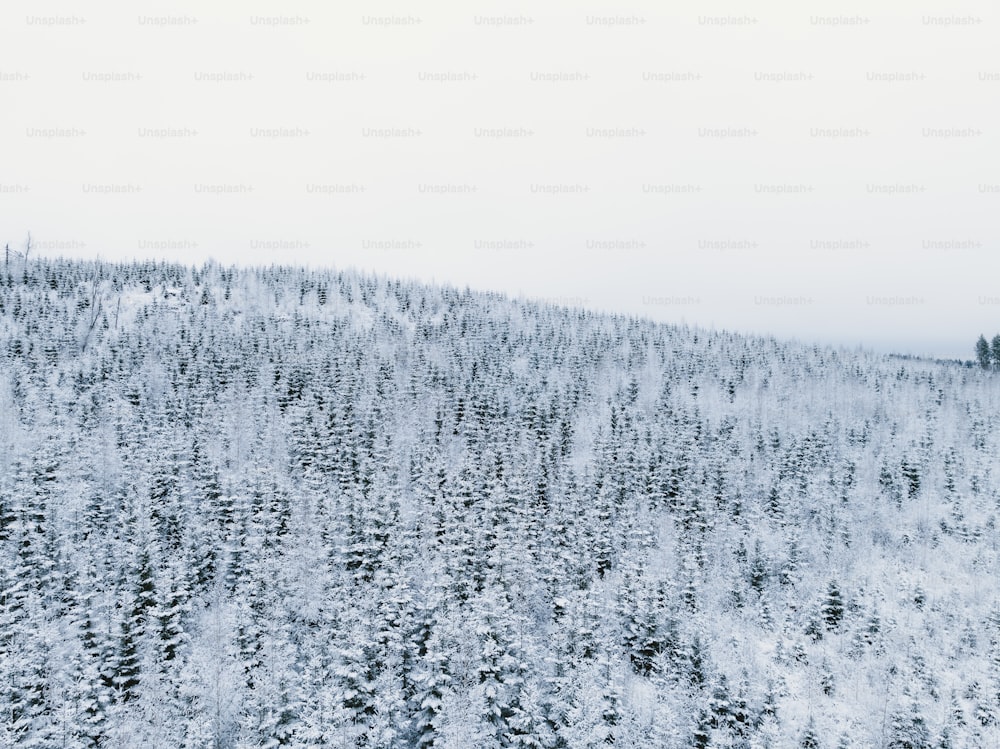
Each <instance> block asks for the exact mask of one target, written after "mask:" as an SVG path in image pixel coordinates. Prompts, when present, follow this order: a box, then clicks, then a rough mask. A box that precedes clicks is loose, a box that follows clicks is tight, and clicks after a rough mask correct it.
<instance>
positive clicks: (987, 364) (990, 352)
mask: <svg viewBox="0 0 1000 749" xmlns="http://www.w3.org/2000/svg"><path fill="white" fill-rule="evenodd" d="M976 361H978V362H979V366H980V367H982V368H983V369H991V368H992V369H1000V333H997V334H996V335H995V336H993V340H992V341H987V340H986V336H983V335H981V336H979V340H978V341H976Z"/></svg>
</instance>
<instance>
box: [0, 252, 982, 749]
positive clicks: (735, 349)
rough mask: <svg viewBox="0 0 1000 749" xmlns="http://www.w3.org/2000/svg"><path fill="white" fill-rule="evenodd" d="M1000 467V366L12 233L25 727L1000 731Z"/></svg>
mask: <svg viewBox="0 0 1000 749" xmlns="http://www.w3.org/2000/svg"><path fill="white" fill-rule="evenodd" d="M984 340H985V339H984ZM997 345H998V344H997V342H996V341H994V344H993V346H994V347H996V346H997ZM998 456H1000V379H998V375H997V373H995V372H993V371H989V370H986V369H982V368H979V367H963V366H958V365H954V364H946V363H935V362H923V361H919V360H899V359H893V358H890V357H884V356H878V355H875V354H871V353H867V352H862V351H844V350H835V349H831V348H826V347H818V346H817V347H810V346H806V345H800V344H786V343H782V342H780V341H777V340H774V339H770V338H762V337H748V336H743V335H735V334H730V333H725V332H707V331H703V330H696V329H691V328H687V327H676V326H669V325H663V324H655V323H652V322H650V321H647V320H642V319H636V318H629V317H623V316H609V315H599V314H594V313H591V312H585V311H581V310H570V309H564V308H558V307H553V306H546V305H540V304H533V303H526V302H523V301H514V300H511V299H509V298H507V297H505V296H503V295H499V294H489V293H472V292H469V291H460V290H456V289H452V288H441V287H435V286H429V285H419V284H416V283H411V282H402V281H396V280H389V279H385V278H379V277H373V276H366V275H361V274H356V273H338V272H333V271H326V270H307V269H302V268H292V267H270V268H254V269H235V268H227V267H222V266H219V265H216V264H211V263H210V264H207V265H204V266H202V267H199V268H189V267H184V266H180V265H171V264H163V263H153V262H137V263H131V264H108V263H99V262H81V261H72V262H71V261H62V260H53V259H46V258H39V257H37V256H30V257H29V258H27V259H25V258H23V257H6V256H5V265H4V268H3V271H2V272H0V746H19V747H71V748H74V749H77V748H79V749H82V748H92V747H122V748H125V747H129V748H130V749H131V748H134V747H189V748H191V749H194V748H195V747H199V748H200V747H213V748H215V749H222V748H227V747H335V748H346V747H357V748H359V749H361V748H364V749H391V748H402V747H420V748H422V749H428V748H430V747H434V748H439V747H441V748H445V747H446V748H448V749H470V748H474V749H480V748H481V749H497V748H500V747H519V748H523V749H527V748H529V747H531V748H533V749H540V748H544V749H550V748H555V747H565V748H571V749H578V748H586V747H606V746H611V745H613V746H618V747H649V748H650V749H652V748H653V747H656V748H661V747H668V748H669V747H753V748H755V749H756V748H763V747H774V748H775V749H777V748H779V747H824V748H829V749H835V748H840V747H883V748H889V747H892V748H893V749H903V748H905V747H909V748H924V747H926V748H934V749H944V748H945V747H956V748H961V747H995V746H997V745H998V743H1000V725H998V722H1000V596H998V582H997V580H998V575H997V573H998V566H997V558H998V549H997V540H998V534H997V527H996V524H997V514H998V508H1000V461H998Z"/></svg>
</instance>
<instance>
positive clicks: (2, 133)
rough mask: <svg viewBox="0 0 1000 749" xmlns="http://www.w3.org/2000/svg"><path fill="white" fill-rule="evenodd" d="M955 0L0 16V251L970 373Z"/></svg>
mask: <svg viewBox="0 0 1000 749" xmlns="http://www.w3.org/2000/svg"><path fill="white" fill-rule="evenodd" d="M998 40H1000V9H998V8H997V6H996V5H995V3H988V2H982V1H975V2H959V3H948V2H943V1H939V2H936V3H928V2H905V3H904V2H899V1H895V2H886V1H885V0H879V1H876V2H867V3H861V2H855V3H851V2H847V3H837V4H832V3H827V4H819V3H814V2H796V3H792V2H762V3H735V2H729V3H726V2H719V3H693V2H692V3H686V4H681V3H677V2H656V3H654V2H649V1H648V0H645V1H643V2H634V3H629V2H621V3H611V2H605V3H596V2H586V1H584V2H579V1H577V2H547V3H544V4H539V3H522V4H518V3H516V2H512V3H483V4H480V3H475V2H472V3H457V2H449V3H446V2H428V3H406V4H404V3H351V2H339V3H327V2H322V3H321V2H314V1H311V0H302V1H300V2H295V1H294V0H292V1H291V2H287V3H261V2H239V3H237V2H215V3H212V4H211V6H210V7H205V4H204V3H195V2H187V3H186V2H170V3H146V2H143V3H134V2H125V1H124V0H122V1H121V2H110V1H104V2H90V3H76V2H42V3H39V2H37V0H32V1H31V2H27V1H22V0H5V1H4V3H3V4H2V6H0V102H2V107H0V113H2V116H0V241H6V240H9V241H10V242H11V244H12V246H20V245H21V244H22V242H23V239H24V236H25V234H26V232H27V231H29V230H30V231H31V232H32V235H33V236H34V237H35V239H36V244H37V246H39V248H40V252H42V253H44V254H47V255H57V254H63V255H69V256H78V257H95V256H98V255H99V256H101V257H103V258H108V259H113V258H132V257H147V256H152V257H162V258H168V259H172V260H180V261H185V262H191V261H198V262H200V261H201V260H204V259H206V258H208V257H214V258H216V259H218V260H220V261H223V262H240V263H250V262H265V263H271V262H296V263H308V264H310V265H313V266H319V265H324V266H335V267H341V268H342V267H357V268H362V269H374V270H377V271H380V272H385V273H389V274H392V275H401V276H407V277H416V278H420V279H428V280H430V279H433V280H436V281H446V282H452V283H456V284H460V285H465V284H468V285H470V286H472V287H474V288H483V289H499V290H505V291H508V292H511V293H514V294H518V293H523V294H525V295H528V296H534V297H544V298H548V299H553V300H556V301H564V302H567V303H582V304H585V305H586V306H589V307H593V308H595V309H608V310H616V311H625V312H630V313H638V314H642V315H647V316H650V317H653V318H655V319H658V320H664V321H681V320H683V321H686V322H688V323H694V324H699V325H703V326H714V327H716V328H729V329H737V330H747V331H756V332H765V333H773V334H775V335H777V336H780V337H795V338H799V339H801V340H807V341H819V342H833V343H840V344H847V345H850V346H854V345H856V344H863V345H866V346H870V347H874V348H877V349H880V350H891V351H905V352H913V353H931V354H936V355H940V356H956V357H961V358H970V357H971V355H972V343H973V341H974V339H975V338H976V336H978V335H979V333H981V332H983V333H987V334H988V335H992V334H994V333H996V332H998V331H1000V273H998V270H1000V256H998V254H997V239H998V234H997V226H998V217H1000V147H998V143H1000V141H998V137H1000V44H998Z"/></svg>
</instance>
